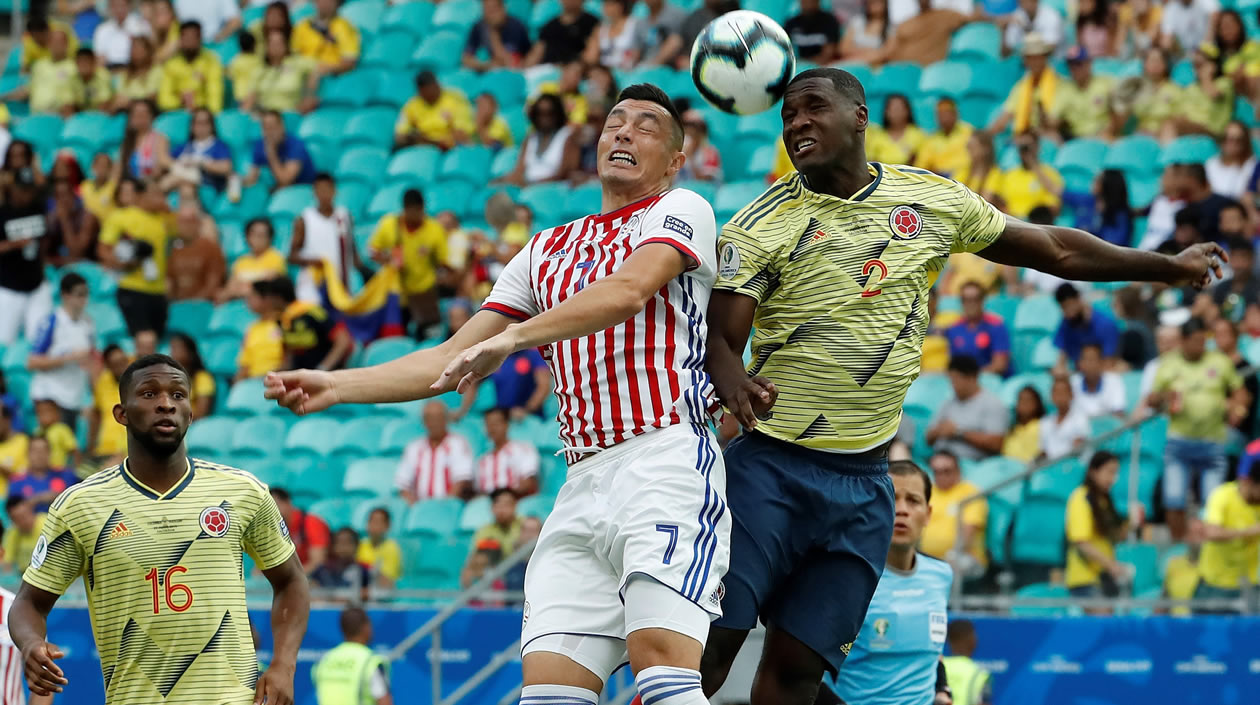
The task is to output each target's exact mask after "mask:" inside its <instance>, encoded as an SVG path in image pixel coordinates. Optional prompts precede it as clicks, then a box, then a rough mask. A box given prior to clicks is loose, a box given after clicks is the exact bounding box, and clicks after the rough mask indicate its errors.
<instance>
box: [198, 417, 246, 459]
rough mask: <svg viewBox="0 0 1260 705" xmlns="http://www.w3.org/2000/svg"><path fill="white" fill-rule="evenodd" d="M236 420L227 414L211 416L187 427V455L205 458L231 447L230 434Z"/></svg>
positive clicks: (218, 454)
mask: <svg viewBox="0 0 1260 705" xmlns="http://www.w3.org/2000/svg"><path fill="white" fill-rule="evenodd" d="M236 425H237V420H236V419H234V418H231V417H229V416H211V417H210V418H206V419H201V420H200V421H197V422H195V423H194V424H193V425H191V426H189V427H188V435H187V445H188V453H189V455H192V456H195V457H198V458H205V457H210V456H222V455H223V454H224V453H226V452H227V451H229V450H230V449H231V448H232V435H233V433H234V432H235V431H236Z"/></svg>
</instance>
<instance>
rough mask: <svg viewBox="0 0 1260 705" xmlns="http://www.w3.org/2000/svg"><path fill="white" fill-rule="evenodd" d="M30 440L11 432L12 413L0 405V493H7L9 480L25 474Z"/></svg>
mask: <svg viewBox="0 0 1260 705" xmlns="http://www.w3.org/2000/svg"><path fill="white" fill-rule="evenodd" d="M29 447H30V438H29V437H27V435H26V434H25V433H18V432H17V431H14V430H13V412H12V411H10V410H9V407H8V406H6V405H4V404H0V491H3V493H4V494H8V492H9V478H10V477H12V476H14V475H17V474H18V473H22V472H26V452H27V449H28V448H29Z"/></svg>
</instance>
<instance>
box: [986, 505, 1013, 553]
mask: <svg viewBox="0 0 1260 705" xmlns="http://www.w3.org/2000/svg"><path fill="white" fill-rule="evenodd" d="M988 510H989V516H988V521H987V522H986V523H985V527H984V546H985V548H986V549H987V550H988V552H989V558H990V559H991V560H992V561H993V563H995V564H997V565H1005V564H1006V563H1007V561H1008V560H1009V558H1010V547H1009V544H1010V537H1011V522H1012V521H1013V520H1014V518H1015V507H1014V505H1012V504H1011V503H1009V502H1007V501H1005V500H1003V499H1002V498H1000V497H990V498H989V500H988Z"/></svg>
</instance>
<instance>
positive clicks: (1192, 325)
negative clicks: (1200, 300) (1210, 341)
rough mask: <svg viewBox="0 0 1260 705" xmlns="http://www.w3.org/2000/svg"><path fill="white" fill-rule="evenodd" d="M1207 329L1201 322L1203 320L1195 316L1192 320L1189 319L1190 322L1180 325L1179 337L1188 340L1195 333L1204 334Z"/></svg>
mask: <svg viewBox="0 0 1260 705" xmlns="http://www.w3.org/2000/svg"><path fill="white" fill-rule="evenodd" d="M1207 329H1208V328H1207V324H1206V323H1204V322H1203V319H1202V318H1199V317H1198V316H1195V317H1194V318H1191V319H1190V320H1188V321H1186V322H1185V323H1182V324H1181V337H1183V338H1189V337H1190V336H1192V335H1194V334H1195V333H1203V332H1206V331H1207Z"/></svg>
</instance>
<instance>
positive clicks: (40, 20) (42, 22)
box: [26, 14, 52, 32]
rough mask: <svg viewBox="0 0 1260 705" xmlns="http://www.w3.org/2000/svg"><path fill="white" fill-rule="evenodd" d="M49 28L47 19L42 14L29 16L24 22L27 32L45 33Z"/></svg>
mask: <svg viewBox="0 0 1260 705" xmlns="http://www.w3.org/2000/svg"><path fill="white" fill-rule="evenodd" d="M51 28H52V27H51V25H49V24H48V18H47V17H45V16H44V15H42V14H39V15H31V16H30V18H28V19H27V20H26V31H27V32H47V31H48V30H49V29H51Z"/></svg>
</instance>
